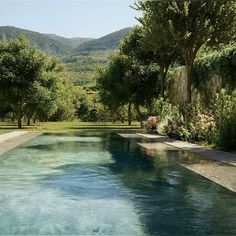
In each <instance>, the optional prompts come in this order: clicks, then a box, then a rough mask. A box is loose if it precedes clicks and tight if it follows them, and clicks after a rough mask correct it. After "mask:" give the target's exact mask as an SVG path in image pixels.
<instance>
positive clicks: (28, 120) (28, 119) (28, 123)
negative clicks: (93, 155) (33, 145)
mask: <svg viewBox="0 0 236 236" xmlns="http://www.w3.org/2000/svg"><path fill="white" fill-rule="evenodd" d="M27 125H28V126H30V116H29V117H27Z"/></svg>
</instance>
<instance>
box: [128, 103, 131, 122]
mask: <svg viewBox="0 0 236 236" xmlns="http://www.w3.org/2000/svg"><path fill="white" fill-rule="evenodd" d="M131 115H132V114H131V102H129V105H128V125H131V122H132V117H131Z"/></svg>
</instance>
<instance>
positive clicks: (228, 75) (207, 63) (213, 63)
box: [193, 44, 236, 96]
mask: <svg viewBox="0 0 236 236" xmlns="http://www.w3.org/2000/svg"><path fill="white" fill-rule="evenodd" d="M213 76H218V77H220V80H221V84H222V87H224V88H226V89H227V90H228V91H232V90H234V89H235V88H236V80H235V78H236V44H233V45H231V46H229V47H226V48H224V49H222V50H221V51H218V52H213V53H211V54H210V55H207V56H205V57H203V58H200V59H198V60H197V61H196V62H195V63H194V67H193V83H194V86H195V87H196V88H197V89H198V90H199V91H201V92H202V93H203V95H205V96H207V95H208V91H207V90H206V86H207V83H208V82H209V80H210V79H211V78H212V77H213Z"/></svg>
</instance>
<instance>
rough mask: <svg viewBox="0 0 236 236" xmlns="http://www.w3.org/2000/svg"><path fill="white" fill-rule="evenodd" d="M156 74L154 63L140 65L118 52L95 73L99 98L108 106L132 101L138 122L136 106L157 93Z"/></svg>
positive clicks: (140, 116)
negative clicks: (98, 74)
mask: <svg viewBox="0 0 236 236" xmlns="http://www.w3.org/2000/svg"><path fill="white" fill-rule="evenodd" d="M157 77H158V67H157V65H156V64H150V65H143V64H140V62H139V61H138V60H136V59H134V58H132V57H129V56H127V55H123V54H122V53H118V54H116V55H115V56H114V57H113V58H112V59H111V61H110V62H109V65H108V67H106V68H105V70H104V71H103V72H101V73H100V76H99V77H98V80H97V82H98V89H99V93H100V96H101V101H102V102H103V103H104V104H106V105H107V106H110V107H111V108H116V107H119V106H122V105H125V104H133V105H134V107H135V109H136V111H137V114H138V119H139V121H140V124H141V126H142V114H141V111H140V106H145V105H148V104H149V103H150V101H151V100H152V99H153V97H155V96H156V95H157V94H158V92H159V91H158V90H157V87H158V86H157V83H158V80H157Z"/></svg>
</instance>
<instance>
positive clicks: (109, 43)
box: [0, 26, 131, 56]
mask: <svg viewBox="0 0 236 236" xmlns="http://www.w3.org/2000/svg"><path fill="white" fill-rule="evenodd" d="M130 30H131V27H127V28H124V29H121V30H118V31H115V32H112V33H110V34H107V35H105V36H103V37H100V38H98V39H93V38H87V37H73V38H66V37H62V36H59V35H56V34H44V33H40V32H36V31H31V30H27V29H21V28H17V27H14V26H0V40H11V39H15V38H16V37H18V36H19V35H25V36H26V37H27V38H28V39H29V41H30V44H31V45H36V46H37V47H38V48H39V49H40V50H43V51H47V52H48V53H49V54H50V55H58V56H69V55H79V54H83V53H90V52H96V51H109V50H110V51H113V50H116V49H118V48H119V44H120V41H121V40H122V39H123V38H124V37H125V36H126V35H127V34H128V32H129V31H130Z"/></svg>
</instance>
